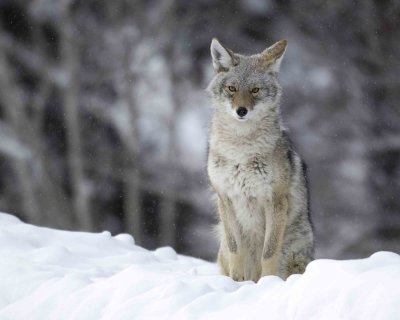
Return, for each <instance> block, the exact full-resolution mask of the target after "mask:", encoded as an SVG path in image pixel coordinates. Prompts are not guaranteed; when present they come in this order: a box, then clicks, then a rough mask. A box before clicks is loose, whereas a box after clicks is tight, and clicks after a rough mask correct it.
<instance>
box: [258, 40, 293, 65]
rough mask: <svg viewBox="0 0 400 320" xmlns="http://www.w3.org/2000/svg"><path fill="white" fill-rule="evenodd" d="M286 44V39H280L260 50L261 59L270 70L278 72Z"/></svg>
mask: <svg viewBox="0 0 400 320" xmlns="http://www.w3.org/2000/svg"><path fill="white" fill-rule="evenodd" d="M286 46H287V41H286V40H280V41H278V42H277V43H275V44H273V45H272V46H270V47H269V48H267V49H265V50H264V51H263V52H261V57H262V59H263V61H264V62H265V63H266V64H267V65H268V67H269V68H270V70H272V71H275V72H279V68H280V66H281V62H282V59H283V56H284V55H285V50H286Z"/></svg>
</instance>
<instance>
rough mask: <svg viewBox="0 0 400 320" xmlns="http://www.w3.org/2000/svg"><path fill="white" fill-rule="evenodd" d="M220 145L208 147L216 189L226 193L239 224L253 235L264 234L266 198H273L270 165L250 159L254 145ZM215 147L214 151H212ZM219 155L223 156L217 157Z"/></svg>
mask: <svg viewBox="0 0 400 320" xmlns="http://www.w3.org/2000/svg"><path fill="white" fill-rule="evenodd" d="M249 147H250V146H247V148H246V147H242V148H238V147H235V146H224V145H220V146H219V148H218V149H215V150H214V149H211V151H210V159H209V164H208V172H209V176H210V180H211V183H212V184H213V186H214V187H215V188H216V189H217V191H218V192H221V193H223V194H224V195H226V196H228V197H229V199H230V200H231V201H232V204H233V206H234V209H235V215H236V217H237V219H238V222H239V223H240V225H241V226H242V228H243V229H244V230H246V231H248V232H251V233H253V234H254V235H257V234H259V235H260V236H262V235H263V234H264V226H265V214H264V210H265V209H266V207H267V202H268V201H269V200H270V199H271V198H272V186H271V183H272V179H273V172H272V166H268V164H266V163H263V165H262V166H261V167H260V166H257V165H255V164H254V163H253V161H252V159H254V158H255V157H256V155H257V149H255V150H254V146H253V150H251V149H252V148H249ZM214 151H215V152H214ZM219 157H221V158H222V159H223V160H221V161H215V160H218V159H219Z"/></svg>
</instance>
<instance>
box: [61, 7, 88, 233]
mask: <svg viewBox="0 0 400 320" xmlns="http://www.w3.org/2000/svg"><path fill="white" fill-rule="evenodd" d="M69 9H70V8H69V7H68V6H65V7H64V8H63V9H62V18H61V21H60V24H59V32H60V42H61V55H62V64H63V67H64V72H65V73H66V79H67V80H66V84H65V86H66V87H65V90H63V91H62V94H63V96H62V98H63V107H64V112H65V124H66V139H67V146H68V155H67V156H68V167H69V168H68V169H69V174H70V179H71V189H72V202H73V207H74V211H75V214H76V220H77V222H78V225H79V227H80V228H82V229H84V230H94V229H95V225H94V218H93V215H92V212H91V209H90V203H89V198H90V185H89V182H88V181H87V180H86V177H85V172H84V158H83V154H82V152H83V150H82V143H81V127H82V124H81V121H80V120H81V119H80V114H79V102H78V101H79V100H78V94H79V85H80V84H79V44H78V41H76V38H77V34H76V31H75V29H74V25H73V22H72V21H71V12H70V10H69Z"/></svg>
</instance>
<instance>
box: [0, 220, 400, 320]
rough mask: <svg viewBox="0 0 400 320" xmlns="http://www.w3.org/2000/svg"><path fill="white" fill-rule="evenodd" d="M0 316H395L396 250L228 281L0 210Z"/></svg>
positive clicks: (213, 271) (118, 241)
mask: <svg viewBox="0 0 400 320" xmlns="http://www.w3.org/2000/svg"><path fill="white" fill-rule="evenodd" d="M0 319H1V320H3V319H7V320H8V319H12V320H14V319H23V320H26V319H40V320H43V319H85V320H88V319H96V320H97V319H113V320H115V319H319V320H320V319H363V320H365V319H379V320H382V319H400V256H399V255H397V254H395V253H391V252H378V253H375V254H374V255H372V256H371V257H369V258H366V259H361V260H347V261H335V260H316V261H314V262H312V263H310V264H309V266H308V267H307V271H306V272H305V274H304V275H301V276H300V275H293V276H291V277H289V279H288V280H287V281H286V282H285V281H282V280H281V279H279V278H277V277H274V276H269V277H264V278H262V279H261V280H260V281H259V282H258V283H257V284H255V283H253V282H250V281H248V282H242V283H239V282H235V281H233V280H231V279H230V278H228V277H224V276H221V275H219V274H218V269H217V267H216V266H215V265H214V264H212V263H209V262H205V261H203V260H199V259H195V258H191V257H186V256H181V255H178V254H176V253H175V251H174V250H172V249H171V248H167V247H166V248H160V249H157V250H155V251H148V250H145V249H143V248H141V247H138V246H135V244H134V240H133V238H132V237H131V236H129V235H126V234H121V235H117V236H115V237H112V236H111V235H110V233H109V232H102V233H98V234H92V233H83V232H67V231H59V230H53V229H47V228H40V227H35V226H32V225H29V224H24V223H22V222H21V221H20V220H18V219H17V218H15V217H14V216H11V215H7V214H0Z"/></svg>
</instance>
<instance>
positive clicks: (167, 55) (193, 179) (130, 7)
mask: <svg viewBox="0 0 400 320" xmlns="http://www.w3.org/2000/svg"><path fill="white" fill-rule="evenodd" d="M214 36H216V37H218V38H219V39H220V40H221V41H222V42H223V43H225V44H226V45H227V46H229V47H231V48H232V49H234V50H235V51H238V52H242V53H255V52H258V51H261V50H263V49H264V48H265V47H267V46H269V45H271V44H272V43H273V42H274V41H277V40H279V39H281V38H285V39H288V42H289V44H288V50H287V53H286V56H285V60H284V61H283V64H282V70H281V82H282V85H283V87H284V101H283V104H282V111H283V116H284V119H285V123H286V124H287V127H288V128H289V129H290V136H291V138H292V140H293V141H294V142H295V144H296V146H297V149H298V151H299V153H300V154H301V155H302V156H303V158H304V159H305V160H306V162H307V164H308V168H309V178H310V186H311V200H312V216H313V220H314V224H315V231H316V238H317V242H316V245H317V256H318V257H329V258H346V257H352V258H356V257H364V256H366V255H368V254H371V253H372V252H374V251H377V250H391V251H394V252H399V251H400V250H399V249H400V199H399V196H400V106H399V101H400V76H399V75H400V59H399V57H400V42H399V39H400V2H399V1H396V0H385V1H378V0H376V1H371V0H366V1H347V0H337V1H329V2H328V1H326V2H323V1H317V0H299V1H289V0H268V1H262V0H249V1H244V0H242V1H239V0H237V1H224V0H194V1H183V0H179V1H178V0H175V1H174V0H165V1H154V0H152V1H134V0H115V1H107V0H80V1H79V0H58V1H55V0H0V210H1V211H5V212H10V213H14V214H16V215H18V216H19V217H20V218H21V219H22V220H24V221H26V222H29V223H34V224H37V225H42V226H50V227H56V228H63V229H69V230H87V231H101V230H104V229H107V230H110V231H112V232H113V233H120V232H129V233H132V234H133V235H134V237H135V240H136V242H137V243H138V244H140V245H142V246H144V247H146V248H155V247H159V246H162V245H171V246H173V247H174V248H175V249H177V250H178V252H180V253H186V254H191V255H194V256H198V257H202V258H206V259H214V257H215V253H216V248H217V245H216V240H215V238H214V237H213V235H212V224H213V223H214V222H215V216H214V213H213V208H212V205H211V200H210V190H209V188H208V183H207V177H206V170H205V164H206V150H207V131H208V130H207V126H208V122H209V119H210V115H211V107H210V103H209V99H208V97H207V94H206V93H205V91H204V88H205V87H206V86H207V84H208V82H209V80H210V79H211V77H212V72H213V71H212V66H211V61H210V54H209V45H210V41H211V39H212V37H214Z"/></svg>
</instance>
